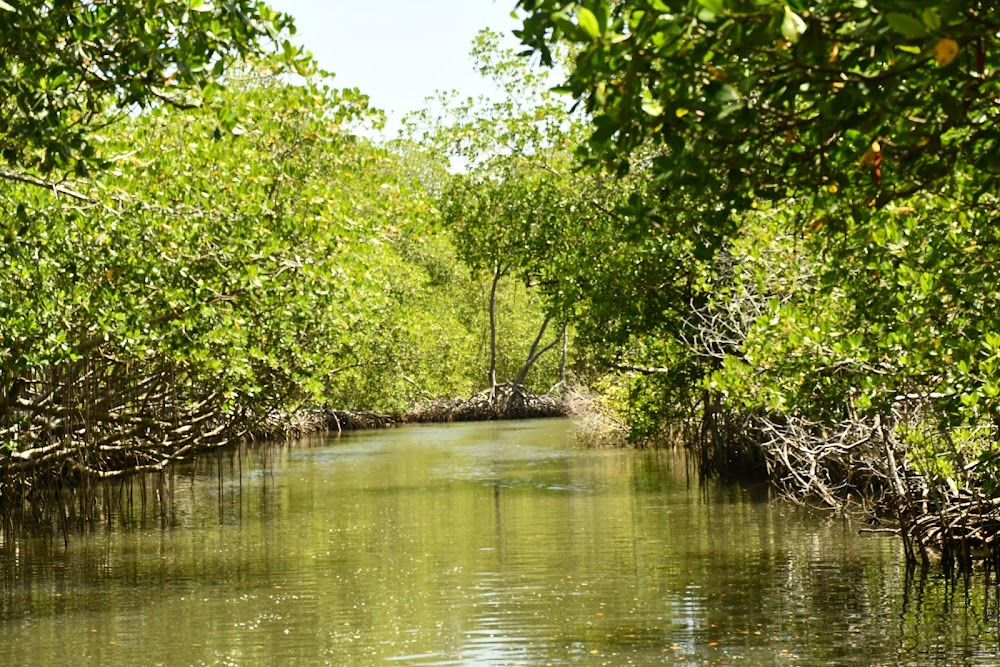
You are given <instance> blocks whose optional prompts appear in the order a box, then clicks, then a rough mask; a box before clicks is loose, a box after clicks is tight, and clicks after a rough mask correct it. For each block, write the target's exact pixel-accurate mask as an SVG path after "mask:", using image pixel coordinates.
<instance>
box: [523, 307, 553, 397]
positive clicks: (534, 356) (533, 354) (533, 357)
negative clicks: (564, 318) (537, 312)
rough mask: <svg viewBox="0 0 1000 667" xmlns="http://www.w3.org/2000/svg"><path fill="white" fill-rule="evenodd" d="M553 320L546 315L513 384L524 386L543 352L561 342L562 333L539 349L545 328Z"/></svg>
mask: <svg viewBox="0 0 1000 667" xmlns="http://www.w3.org/2000/svg"><path fill="white" fill-rule="evenodd" d="M551 320H552V318H551V317H548V316H546V318H545V320H544V321H542V326H541V327H539V328H538V335H537V336H535V340H534V342H533V343H532V344H531V350H530V351H529V352H528V358H527V359H525V361H524V365H523V366H521V370H519V371H518V372H517V377H515V378H514V383H513V384H514V386H515V387H521V386H524V381H525V379H526V378H527V377H528V371H530V370H531V367H532V366H534V365H535V362H536V361H538V359H539V357H541V356H542V355H543V354H545V353H546V352H548V351H549V350H551V349H552V348H553V347H555V346H556V345H557V344H558V343H559V341H560V340H562V336H561V335H560V336H556V338H554V339H553V340H552V342H551V343H549V344H548V345H546V346H545V347H543V348H542V349H540V350H539V349H538V346H539V345H540V344H541V342H542V336H544V335H545V330H546V329H547V328H548V326H549V322H550V321H551Z"/></svg>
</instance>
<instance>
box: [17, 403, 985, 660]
mask: <svg viewBox="0 0 1000 667" xmlns="http://www.w3.org/2000/svg"><path fill="white" fill-rule="evenodd" d="M152 486H153V485H150V487H149V488H148V489H147V492H146V503H145V506H143V503H141V502H140V500H139V498H140V496H141V493H140V492H139V491H138V490H137V489H136V487H135V485H133V486H132V488H131V489H130V491H131V497H132V503H131V505H129V503H128V502H127V501H125V500H123V499H124V498H128V497H129V493H128V492H125V493H123V494H121V495H119V496H116V497H117V498H118V502H117V504H116V505H115V508H116V509H115V512H116V516H115V517H114V520H113V521H112V524H113V526H111V527H107V528H99V529H96V530H89V531H84V532H71V534H70V536H69V544H68V546H65V545H64V544H63V541H62V537H61V536H60V535H58V534H55V535H54V536H51V537H35V538H26V537H21V538H18V539H12V538H10V537H7V538H6V539H5V540H4V541H3V543H2V544H0V634H2V636H3V640H2V641H0V664H2V665H52V664H63V663H65V662H66V661H67V660H69V661H71V662H72V664H121V665H156V664H163V665H272V664H303V665H306V664H308V665H313V664H320V665H321V664H328V665H578V664H579V665H663V664H745V665H819V664H825V665H827V664H835V665H875V664H883V665H911V664H912V665H928V664H942V665H944V664H947V665H989V664H996V663H997V662H998V660H1000V655H998V653H1000V651H998V645H997V637H998V627H997V626H998V618H1000V613H998V604H997V600H996V591H995V590H994V588H992V587H988V586H986V585H985V583H984V582H983V581H982V579H981V578H978V577H973V578H971V579H970V580H968V581H959V582H954V581H949V580H946V579H944V578H941V577H934V576H930V577H925V578H921V577H912V578H911V577H909V576H908V575H907V572H906V569H905V567H904V565H903V557H902V552H901V547H900V544H899V542H898V541H897V540H896V539H895V538H885V537H872V536H863V535H859V534H858V528H859V526H858V525H856V524H851V523H849V522H846V521H844V520H842V519H839V518H836V517H832V516H830V515H828V514H824V513H819V512H810V511H807V510H803V509H801V508H797V507H794V506H791V505H789V504H787V503H785V502H781V501H776V500H774V499H770V498H769V497H768V491H767V489H766V488H761V487H740V486H732V485H723V484H717V483H712V482H707V483H699V481H698V479H697V476H696V475H694V474H693V472H692V471H690V470H689V469H688V467H687V466H686V464H685V461H684V459H683V457H681V456H679V455H677V454H675V453H670V452H662V451H660V452H656V451H622V450H585V449H580V448H578V447H576V446H575V444H574V442H573V438H572V434H571V430H570V428H569V425H568V424H567V423H566V422H564V421H560V420H552V421H534V422H512V423H503V424H496V423H492V424H471V425H447V426H421V427H407V428H403V429H398V430H392V431H384V432H373V433H363V434H352V435H347V436H344V437H342V438H339V439H337V438H330V439H326V440H319V441H316V440H314V441H304V442H300V443H295V444H293V445H290V446H282V447H279V448H276V449H270V450H256V451H255V452H252V453H250V454H247V453H243V454H241V455H240V457H239V459H238V460H237V459H236V458H235V455H231V456H229V457H222V458H219V459H204V460H202V461H200V462H199V464H198V465H197V466H193V467H190V468H188V469H182V470H179V471H177V472H176V473H175V474H174V475H172V476H171V477H170V478H169V479H168V480H167V481H166V483H165V484H164V490H163V492H162V493H163V498H164V503H163V504H162V505H160V504H158V503H157V502H156V492H155V490H154V489H153V488H152Z"/></svg>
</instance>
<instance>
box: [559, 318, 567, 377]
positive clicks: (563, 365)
mask: <svg viewBox="0 0 1000 667" xmlns="http://www.w3.org/2000/svg"><path fill="white" fill-rule="evenodd" d="M568 353H569V325H568V324H566V323H565V322H563V327H562V356H561V357H560V359H559V386H560V387H562V393H563V394H565V393H566V356H567V354H568Z"/></svg>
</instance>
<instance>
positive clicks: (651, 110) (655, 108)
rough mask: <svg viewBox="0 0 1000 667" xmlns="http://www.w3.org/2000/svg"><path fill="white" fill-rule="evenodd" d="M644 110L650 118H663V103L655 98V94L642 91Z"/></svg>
mask: <svg viewBox="0 0 1000 667" xmlns="http://www.w3.org/2000/svg"><path fill="white" fill-rule="evenodd" d="M642 110H643V111H645V112H646V113H648V114H649V115H650V116H662V115H663V103H662V102H660V100H658V99H656V98H655V97H653V94H652V93H651V92H649V90H644V91H642Z"/></svg>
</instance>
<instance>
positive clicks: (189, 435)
mask: <svg viewBox="0 0 1000 667" xmlns="http://www.w3.org/2000/svg"><path fill="white" fill-rule="evenodd" d="M566 414H567V407H566V401H565V400H564V397H563V396H562V395H540V394H535V393H533V392H531V391H529V390H528V389H526V388H525V387H523V386H514V385H512V384H502V385H498V386H497V387H495V388H494V389H493V390H486V391H482V392H479V393H477V394H474V395H473V396H471V397H469V398H468V399H462V398H455V399H449V400H435V401H428V402H427V403H425V404H422V405H416V406H414V407H413V408H412V409H410V410H408V411H405V412H399V413H380V412H374V411H365V410H338V409H334V408H329V407H324V408H309V409H302V410H299V411H296V412H294V413H291V414H284V413H280V412H275V413H272V414H270V415H268V416H266V417H264V418H260V419H257V420H256V421H255V423H256V426H255V427H253V428H248V427H245V426H244V425H243V424H244V423H245V422H244V420H241V419H237V418H228V419H227V418H223V417H220V416H218V415H215V416H214V417H213V418H201V419H192V420H191V421H190V422H188V423H177V424H167V423H166V422H163V423H160V422H157V421H156V420H154V419H151V418H140V417H132V418H126V417H125V416H124V415H123V416H120V417H116V418H117V419H118V420H119V421H122V422H126V421H127V423H129V424H130V425H133V426H134V427H135V430H136V434H135V435H133V436H132V437H131V438H124V437H118V436H119V435H120V434H117V433H116V434H115V435H116V437H115V439H110V438H106V439H104V440H103V441H102V440H100V439H94V438H92V437H91V438H87V437H84V436H87V435H89V434H88V432H87V431H86V430H85V429H82V430H80V431H79V435H80V436H81V437H78V438H77V437H74V433H75V432H71V433H69V434H67V433H65V432H59V433H53V434H51V436H50V437H47V438H44V439H43V438H38V440H37V445H36V446H33V447H30V448H25V449H20V450H11V449H6V450H2V451H0V517H8V520H7V523H8V524H10V523H13V522H15V519H12V518H10V517H19V518H18V519H17V520H16V522H20V523H23V521H24V520H25V519H28V520H29V521H30V520H31V518H32V517H36V518H37V519H38V520H39V521H40V522H41V523H52V522H55V523H59V522H61V521H65V517H67V516H69V515H70V514H73V515H74V516H77V517H85V516H93V515H95V513H96V514H100V513H101V512H100V506H101V505H102V504H106V503H107V502H109V501H108V497H109V496H108V493H107V486H108V484H110V483H112V482H115V481H118V480H123V479H128V478H130V477H139V476H145V475H150V474H153V475H155V474H158V473H163V472H165V471H166V470H168V469H169V468H170V467H171V466H173V465H175V464H178V463H181V462H185V461H189V460H191V459H193V458H196V457H197V456H199V455H203V454H206V453H209V452H212V451H220V450H225V449H227V448H230V447H233V446H238V445H240V444H243V443H246V442H253V441H263V440H276V439H281V438H289V437H291V438H294V437H303V436H307V435H315V434H320V433H340V432H343V431H357V430H371V429H382V428H391V427H395V426H400V425H403V424H413V423H447V422H468V421H492V420H504V419H535V418H550V417H562V416H566ZM157 428H158V429H159V430H160V433H158V432H157V430H156V429H157ZM140 433H141V435H139V434H140ZM71 506H73V508H72V511H71Z"/></svg>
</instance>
